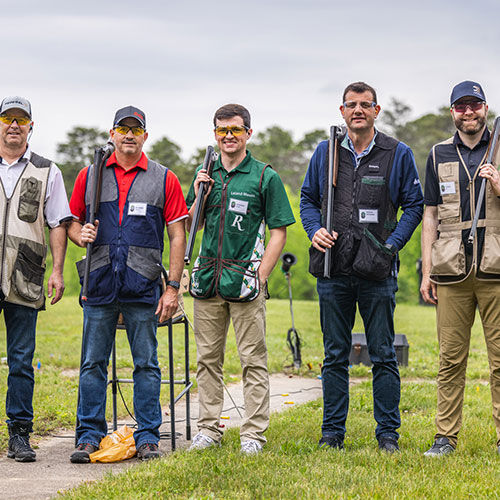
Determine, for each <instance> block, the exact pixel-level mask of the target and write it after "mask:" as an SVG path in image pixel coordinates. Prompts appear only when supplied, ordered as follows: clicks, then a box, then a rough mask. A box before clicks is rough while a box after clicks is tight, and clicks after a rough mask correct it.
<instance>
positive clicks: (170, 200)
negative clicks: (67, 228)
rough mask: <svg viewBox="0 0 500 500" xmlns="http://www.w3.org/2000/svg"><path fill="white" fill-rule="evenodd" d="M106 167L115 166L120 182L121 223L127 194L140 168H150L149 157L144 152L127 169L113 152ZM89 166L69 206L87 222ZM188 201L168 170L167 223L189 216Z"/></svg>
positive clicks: (165, 215)
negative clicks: (86, 198)
mask: <svg viewBox="0 0 500 500" xmlns="http://www.w3.org/2000/svg"><path fill="white" fill-rule="evenodd" d="M106 168H114V170H115V176H116V181H117V184H118V206H119V207H120V224H121V222H122V216H123V209H124V207H125V202H126V201H127V195H128V192H129V190H130V186H131V185H132V181H133V180H134V179H135V176H136V175H137V172H138V171H139V169H142V170H147V169H148V159H147V157H146V155H145V154H144V153H142V155H141V158H140V160H139V161H138V162H137V165H136V166H135V167H133V168H131V169H129V170H125V169H124V168H123V167H122V166H121V165H120V164H118V162H117V161H116V156H115V153H113V154H112V155H111V156H110V157H109V160H108V161H107V163H106ZM88 169H89V167H85V168H84V169H82V170H81V171H80V173H79V174H78V177H77V178H76V181H75V187H74V188H73V193H72V195H71V200H70V202H69V207H70V209H71V213H72V214H73V217H75V218H76V219H78V220H79V221H80V222H82V223H84V222H85V187H86V185H87V172H88ZM187 213H188V212H187V207H186V201H185V200H184V195H183V194H182V189H181V185H180V183H179V179H177V176H176V175H175V174H174V173H173V172H172V171H171V170H170V169H169V170H168V172H167V179H166V182H165V206H164V207H163V218H164V219H165V223H166V224H167V225H168V224H172V223H173V222H177V221H178V220H181V219H184V218H186V217H187Z"/></svg>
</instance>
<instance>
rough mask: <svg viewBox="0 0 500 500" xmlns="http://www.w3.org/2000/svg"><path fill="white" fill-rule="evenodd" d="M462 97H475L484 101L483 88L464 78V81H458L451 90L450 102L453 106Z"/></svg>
mask: <svg viewBox="0 0 500 500" xmlns="http://www.w3.org/2000/svg"><path fill="white" fill-rule="evenodd" d="M462 97H477V98H478V99H480V100H481V101H484V102H486V97H485V96H484V92H483V89H482V87H481V85H479V83H477V82H471V81H470V80H466V81H465V82H461V83H458V84H457V85H455V86H454V87H453V90H452V91H451V97H450V104H451V105H452V106H453V104H455V103H456V102H457V101H458V100H459V99H462Z"/></svg>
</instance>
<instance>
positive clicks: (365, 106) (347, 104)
mask: <svg viewBox="0 0 500 500" xmlns="http://www.w3.org/2000/svg"><path fill="white" fill-rule="evenodd" d="M358 104H359V105H360V106H361V107H362V108H363V109H370V108H374V107H375V106H376V105H377V103H376V102H373V101H360V102H357V101H346V102H344V108H347V109H354V108H356V106H357V105H358Z"/></svg>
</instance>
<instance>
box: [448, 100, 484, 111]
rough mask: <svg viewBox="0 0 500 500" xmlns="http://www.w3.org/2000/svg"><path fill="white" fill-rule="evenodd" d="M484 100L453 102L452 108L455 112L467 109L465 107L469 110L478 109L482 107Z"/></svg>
mask: <svg viewBox="0 0 500 500" xmlns="http://www.w3.org/2000/svg"><path fill="white" fill-rule="evenodd" d="M483 104H484V101H472V102H464V103H460V104H454V105H453V106H452V108H453V109H454V110H455V111H456V112H457V113H465V112H466V111H467V108H469V109H470V110H471V111H473V112H474V111H479V110H480V109H481V108H482V107H483Z"/></svg>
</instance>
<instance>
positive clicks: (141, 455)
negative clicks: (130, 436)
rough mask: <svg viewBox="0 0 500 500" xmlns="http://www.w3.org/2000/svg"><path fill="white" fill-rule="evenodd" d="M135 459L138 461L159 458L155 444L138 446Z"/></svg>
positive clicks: (158, 451)
mask: <svg viewBox="0 0 500 500" xmlns="http://www.w3.org/2000/svg"><path fill="white" fill-rule="evenodd" d="M137 458H138V459H140V460H152V459H153V458H160V450H159V449H158V445H157V444H155V443H144V444H141V446H139V449H138V450H137Z"/></svg>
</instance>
